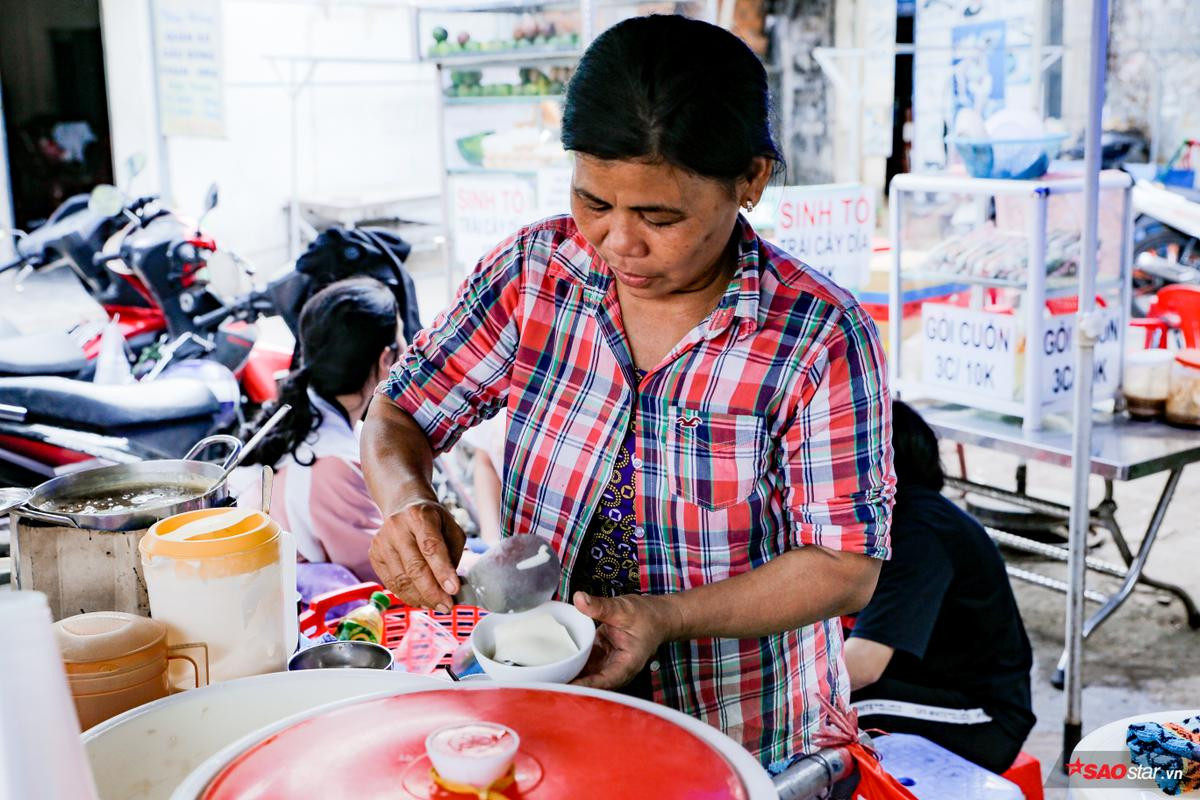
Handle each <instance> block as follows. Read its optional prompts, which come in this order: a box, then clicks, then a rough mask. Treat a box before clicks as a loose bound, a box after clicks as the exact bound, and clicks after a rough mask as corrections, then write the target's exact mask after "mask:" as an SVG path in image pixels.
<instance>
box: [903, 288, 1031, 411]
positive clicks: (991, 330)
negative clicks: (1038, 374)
mask: <svg viewBox="0 0 1200 800" xmlns="http://www.w3.org/2000/svg"><path fill="white" fill-rule="evenodd" d="M921 340H922V341H921V344H922V347H921V380H922V381H923V382H924V383H926V384H928V385H930V386H945V387H948V388H953V389H956V390H958V391H962V392H971V393H975V394H983V395H988V396H990V397H993V398H997V399H1000V400H1011V399H1012V397H1013V393H1014V391H1015V388H1016V380H1015V378H1016V360H1017V359H1016V353H1017V326H1016V321H1015V319H1014V318H1013V317H1012V316H1011V315H1008V314H992V313H989V312H986V311H971V310H969V309H965V308H958V307H957V306H947V305H941V304H938V303H926V304H925V305H923V306H921Z"/></svg>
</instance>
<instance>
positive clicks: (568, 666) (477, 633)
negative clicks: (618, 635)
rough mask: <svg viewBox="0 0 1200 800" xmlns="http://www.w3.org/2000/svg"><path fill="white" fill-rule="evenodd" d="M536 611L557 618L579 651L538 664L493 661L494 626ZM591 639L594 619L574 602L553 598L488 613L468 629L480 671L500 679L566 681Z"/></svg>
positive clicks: (584, 658)
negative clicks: (527, 607)
mask: <svg viewBox="0 0 1200 800" xmlns="http://www.w3.org/2000/svg"><path fill="white" fill-rule="evenodd" d="M538 612H548V613H549V614H550V616H552V617H554V619H556V620H558V622H560V623H561V624H562V625H563V627H565V628H566V629H567V633H568V634H570V636H571V641H573V642H575V644H576V646H578V647H579V652H578V653H576V654H575V655H573V656H571V657H570V658H564V659H563V660H562V661H555V662H554V663H552V664H543V665H542V666H539V667H518V666H513V665H511V664H501V663H500V662H499V661H493V660H492V656H493V655H495V653H496V628H497V627H499V626H501V625H504V624H505V623H506V622H512V621H513V620H515V619H519V618H520V617H523V616H526V615H528V614H536V613H538ZM595 641H596V623H594V622H592V620H591V618H590V617H588V616H587V615H586V614H584V613H583V612H582V611H580V610H579V609H577V608H575V606H573V605H570V604H569V603H560V602H558V601H557V600H551V601H549V602H546V603H542V604H541V605H540V606H538V607H537V608H533V609H530V610H529V611H522V612H521V613H520V614H488V615H487V616H486V617H484V618H483V619H481V620H480V621H479V622H478V623H477V624H476V625H475V630H473V631H471V649H472V650H473V651H474V652H475V658H476V659H478V661H479V666H481V667H483V671H484V672H486V673H487V674H488V675H489V676H491V678H492V679H493V680H496V681H499V682H501V683H529V682H531V681H532V682H536V683H570V682H571V680H573V679H574V678H575V676H576V675H578V674H579V673H580V672H582V671H583V666H584V664H586V663H587V660H588V656H589V655H591V652H592V644H594V643H595Z"/></svg>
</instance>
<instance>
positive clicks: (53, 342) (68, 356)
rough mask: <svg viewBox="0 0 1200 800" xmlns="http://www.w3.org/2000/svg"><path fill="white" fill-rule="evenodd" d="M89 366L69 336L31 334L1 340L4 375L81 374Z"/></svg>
mask: <svg viewBox="0 0 1200 800" xmlns="http://www.w3.org/2000/svg"><path fill="white" fill-rule="evenodd" d="M87 364H88V360H87V356H86V355H84V352H83V348H82V347H80V346H79V343H78V342H76V341H75V339H74V338H73V337H72V336H71V335H70V334H67V333H31V334H28V335H25V336H6V337H3V338H0V375H78V374H79V373H80V372H81V371H83V369H84V367H86V366H87Z"/></svg>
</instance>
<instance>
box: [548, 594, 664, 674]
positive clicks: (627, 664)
mask: <svg viewBox="0 0 1200 800" xmlns="http://www.w3.org/2000/svg"><path fill="white" fill-rule="evenodd" d="M574 601H575V607H576V608H577V609H579V610H580V611H582V612H583V613H584V614H586V615H588V616H589V617H591V618H592V619H594V620H595V621H596V622H599V623H600V627H599V628H598V629H597V630H596V643H595V645H594V646H593V647H592V655H591V657H590V658H588V663H587V666H585V667H584V669H583V674H582V675H581V676H580V677H578V678H576V679H575V680H574V681H572V683H574V684H575V685H577V686H590V687H592V688H595V689H619V688H620V687H622V686H625V685H626V684H628V683H629V682H630V681H632V680H633V679H634V677H635V676H636V675H637V674H638V672H640V671H641V669H642V667H644V666H646V662H647V661H649V660H650V659H651V658H652V657H653V656H654V654H655V652H656V651H657V650H658V648H659V645H661V644H662V643H663V642H665V641H669V640H670V639H671V638H673V637H672V635H671V631H673V630H674V629H675V627H676V626H677V619H676V615H675V611H674V609H673V608H672V607H671V606H670V601H669V600H668V599H667V598H666V597H652V596H648V595H633V594H629V595H621V596H620V597H595V596H593V595H589V594H585V593H584V592H576V593H575V597H574Z"/></svg>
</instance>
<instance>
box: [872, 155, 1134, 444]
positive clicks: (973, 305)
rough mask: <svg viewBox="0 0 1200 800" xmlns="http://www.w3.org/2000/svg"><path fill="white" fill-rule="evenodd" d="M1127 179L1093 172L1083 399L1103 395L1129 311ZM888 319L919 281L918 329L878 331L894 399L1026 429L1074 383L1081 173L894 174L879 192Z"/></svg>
mask: <svg viewBox="0 0 1200 800" xmlns="http://www.w3.org/2000/svg"><path fill="white" fill-rule="evenodd" d="M1131 185H1132V181H1131V179H1130V178H1129V176H1128V175H1126V174H1125V173H1123V172H1118V171H1105V172H1103V173H1101V175H1100V189H1101V192H1100V227H1099V231H1100V241H1099V247H1098V252H1097V261H1096V268H1097V275H1096V312H1097V320H1098V322H1099V325H1098V327H1097V333H1098V338H1097V344H1096V360H1095V361H1096V363H1095V368H1094V371H1093V375H1092V376H1090V378H1091V380H1092V382H1093V387H1094V389H1093V391H1094V396H1095V398H1096V400H1097V401H1098V402H1103V401H1104V400H1106V399H1110V398H1112V397H1114V396H1115V395H1116V393H1117V389H1118V388H1119V387H1120V383H1121V356H1122V353H1123V351H1124V341H1125V331H1126V328H1127V326H1128V320H1129V308H1130V263H1131V256H1130V249H1131V246H1132V237H1131V229H1132V209H1131V205H1130V188H1131ZM889 206H890V208H889V213H890V221H891V222H890V228H891V242H892V272H891V285H890V291H889V305H890V315H891V318H892V319H899V311H900V303H901V298H902V297H904V296H905V294H906V293H908V292H911V291H912V290H914V289H917V290H919V289H920V288H921V287H922V286H928V285H939V286H942V287H946V285H947V284H948V283H949V285H950V289H951V291H950V292H949V294H945V292H941V294H943V295H944V296H942V297H939V298H938V299H936V300H933V301H928V302H925V303H924V304H923V305H922V307H921V324H920V328H919V329H918V330H916V331H914V332H910V333H909V335H908V336H905V334H904V332H903V331H902V330H901V327H900V326H891V327H890V329H889V340H890V341H889V377H890V380H891V385H892V388H893V391H895V392H897V394H901V395H903V396H906V397H908V396H925V397H935V398H938V399H941V400H946V401H949V402H953V403H959V404H961V405H965V406H971V407H974V408H981V409H985V410H988V411H995V412H998V413H1001V414H1007V415H1012V416H1017V417H1021V418H1022V419H1023V423H1024V426H1025V427H1026V428H1028V429H1038V428H1040V427H1042V424H1043V419H1044V417H1045V416H1046V415H1047V414H1052V413H1058V412H1063V411H1067V410H1069V408H1070V402H1071V396H1072V393H1073V391H1072V390H1073V388H1074V386H1075V384H1076V382H1077V381H1076V376H1075V375H1074V374H1073V372H1074V369H1075V336H1076V330H1077V325H1078V320H1077V311H1078V296H1077V295H1078V281H1079V277H1078V269H1079V267H1080V265H1081V263H1082V249H1081V242H1082V236H1083V232H1082V225H1081V222H1082V219H1083V216H1084V215H1083V179H1082V178H1081V177H1072V176H1053V175H1050V176H1047V177H1045V178H1043V179H1040V180H1030V181H1025V180H987V179H977V178H970V177H967V176H965V175H964V176H957V175H916V174H912V175H909V174H905V175H897V176H896V177H895V178H894V179H893V180H892V184H891V188H890V190H889Z"/></svg>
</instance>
